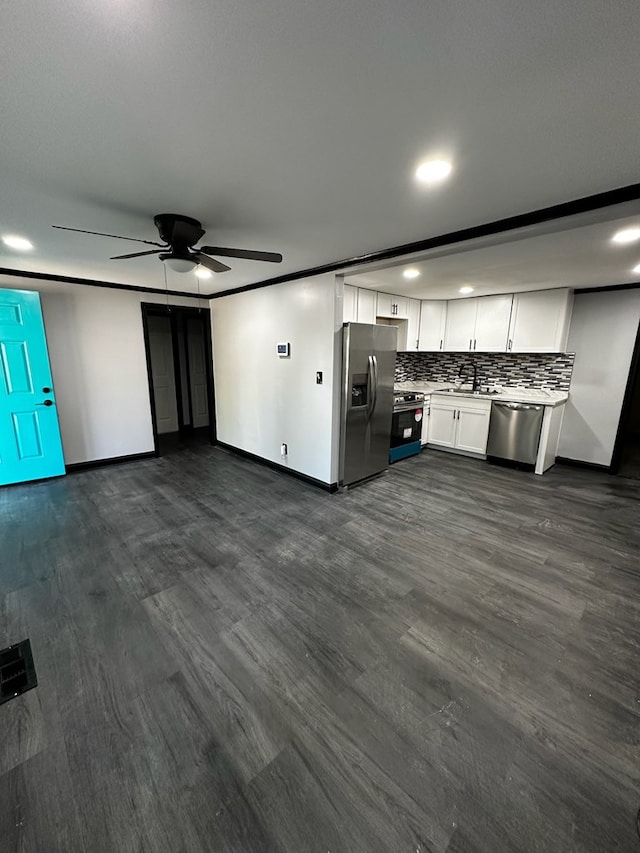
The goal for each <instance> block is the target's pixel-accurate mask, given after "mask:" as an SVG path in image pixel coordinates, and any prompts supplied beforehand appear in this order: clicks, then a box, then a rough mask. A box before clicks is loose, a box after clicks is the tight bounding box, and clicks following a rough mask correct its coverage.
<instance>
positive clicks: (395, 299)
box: [391, 295, 414, 320]
mask: <svg viewBox="0 0 640 853" xmlns="http://www.w3.org/2000/svg"><path fill="white" fill-rule="evenodd" d="M413 301H414V300H413V299H407V297H406V296H393V295H392V296H391V310H392V311H393V312H394V314H393V316H394V317H400V318H401V319H403V320H408V319H409V303H410V302H413Z"/></svg>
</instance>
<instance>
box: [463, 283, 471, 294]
mask: <svg viewBox="0 0 640 853" xmlns="http://www.w3.org/2000/svg"><path fill="white" fill-rule="evenodd" d="M460 293H473V288H472V287H470V286H469V285H468V284H465V286H464V287H461V288H460Z"/></svg>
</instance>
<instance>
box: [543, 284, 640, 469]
mask: <svg viewBox="0 0 640 853" xmlns="http://www.w3.org/2000/svg"><path fill="white" fill-rule="evenodd" d="M639 321H640V290H617V291H610V292H606V291H603V292H601V293H585V294H582V295H581V294H580V291H577V292H576V295H575V301H574V306H573V316H572V319H571V328H570V330H569V341H568V344H567V350H568V352H575V354H576V360H575V364H574V368H573V377H572V380H571V389H570V397H569V402H568V403H567V406H566V409H565V415H564V422H563V424H562V432H561V434H560V445H559V447H558V456H564V457H566V458H568V459H576V460H579V461H581V462H592V463H595V464H598V465H609V464H610V463H611V456H612V453H613V445H614V443H615V438H616V432H617V430H618V421H619V420H620V410H621V408H622V402H623V398H624V392H625V388H626V385H627V378H628V375H629V367H630V364H631V357H632V355H633V347H634V344H635V341H636V335H637V332H638V322H639Z"/></svg>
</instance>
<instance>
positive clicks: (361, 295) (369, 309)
mask: <svg viewBox="0 0 640 853" xmlns="http://www.w3.org/2000/svg"><path fill="white" fill-rule="evenodd" d="M357 299H358V323H375V321H376V302H377V299H378V294H377V293H376V291H375V290H367V289H366V288H364V287H359V288H358V297H357Z"/></svg>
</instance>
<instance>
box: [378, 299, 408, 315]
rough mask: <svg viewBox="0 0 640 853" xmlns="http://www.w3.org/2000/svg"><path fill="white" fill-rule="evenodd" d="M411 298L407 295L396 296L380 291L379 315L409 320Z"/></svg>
mask: <svg viewBox="0 0 640 853" xmlns="http://www.w3.org/2000/svg"><path fill="white" fill-rule="evenodd" d="M408 303H409V300H408V299H407V297H406V296H395V295H394V294H393V293H379V294H378V304H377V309H376V310H377V316H378V317H395V318H396V319H398V318H399V319H401V320H407V319H408V317H409V314H408V310H409V308H408Z"/></svg>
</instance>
